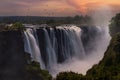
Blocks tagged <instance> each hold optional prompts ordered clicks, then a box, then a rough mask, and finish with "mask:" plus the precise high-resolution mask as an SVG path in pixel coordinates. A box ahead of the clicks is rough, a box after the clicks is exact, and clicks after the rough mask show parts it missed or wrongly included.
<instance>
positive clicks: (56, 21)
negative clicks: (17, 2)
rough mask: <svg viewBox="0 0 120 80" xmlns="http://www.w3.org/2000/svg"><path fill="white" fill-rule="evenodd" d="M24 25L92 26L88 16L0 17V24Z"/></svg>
mask: <svg viewBox="0 0 120 80" xmlns="http://www.w3.org/2000/svg"><path fill="white" fill-rule="evenodd" d="M16 22H20V23H25V24H48V25H53V26H57V25H61V24H79V25H83V24H92V18H91V17H90V16H87V15H86V16H82V15H76V16H74V17H39V16H14V17H13V16H11V17H0V23H6V24H11V23H16Z"/></svg>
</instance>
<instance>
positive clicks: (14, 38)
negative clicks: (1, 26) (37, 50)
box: [0, 31, 26, 80]
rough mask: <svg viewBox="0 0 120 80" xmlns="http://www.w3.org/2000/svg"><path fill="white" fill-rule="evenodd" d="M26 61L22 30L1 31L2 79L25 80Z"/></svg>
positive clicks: (0, 67) (0, 73)
mask: <svg viewBox="0 0 120 80" xmlns="http://www.w3.org/2000/svg"><path fill="white" fill-rule="evenodd" d="M25 61H26V60H25V55H24V44H23V38H22V34H21V32H20V31H4V32H0V80H23V79H24V78H25V77H24V73H25V70H24V69H25V64H26V63H25Z"/></svg>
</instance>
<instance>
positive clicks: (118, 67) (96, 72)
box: [87, 33, 120, 80]
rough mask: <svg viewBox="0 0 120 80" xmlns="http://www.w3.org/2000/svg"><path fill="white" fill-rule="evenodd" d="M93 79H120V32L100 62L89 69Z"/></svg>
mask: <svg viewBox="0 0 120 80" xmlns="http://www.w3.org/2000/svg"><path fill="white" fill-rule="evenodd" d="M87 76H91V77H92V80H120V33H118V34H116V35H115V36H114V37H113V38H112V40H111V42H110V45H109V46H108V49H107V50H106V52H105V55H104V58H103V59H102V60H101V61H100V63H99V64H97V65H94V66H93V68H91V69H90V70H88V72H87Z"/></svg>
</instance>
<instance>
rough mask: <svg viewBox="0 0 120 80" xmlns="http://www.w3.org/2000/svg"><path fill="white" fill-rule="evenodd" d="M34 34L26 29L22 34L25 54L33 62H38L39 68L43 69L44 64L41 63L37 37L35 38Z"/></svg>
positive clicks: (31, 30)
mask: <svg viewBox="0 0 120 80" xmlns="http://www.w3.org/2000/svg"><path fill="white" fill-rule="evenodd" d="M35 35H36V33H34V30H33V29H27V30H26V31H25V32H24V42H25V52H27V53H30V54H31V58H32V59H33V60H35V61H38V62H40V64H41V68H42V69H44V67H45V66H44V64H43V61H42V57H41V53H40V48H39V46H38V43H37V37H36V38H35Z"/></svg>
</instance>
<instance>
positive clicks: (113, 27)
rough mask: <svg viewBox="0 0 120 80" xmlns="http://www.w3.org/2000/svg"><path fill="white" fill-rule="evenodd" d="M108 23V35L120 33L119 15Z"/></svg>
mask: <svg viewBox="0 0 120 80" xmlns="http://www.w3.org/2000/svg"><path fill="white" fill-rule="evenodd" d="M110 22H111V23H110V25H109V28H110V35H111V36H114V35H115V34H116V33H118V32H120V13H118V14H116V16H115V17H113V18H112V19H111V21H110Z"/></svg>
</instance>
